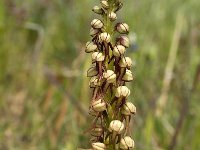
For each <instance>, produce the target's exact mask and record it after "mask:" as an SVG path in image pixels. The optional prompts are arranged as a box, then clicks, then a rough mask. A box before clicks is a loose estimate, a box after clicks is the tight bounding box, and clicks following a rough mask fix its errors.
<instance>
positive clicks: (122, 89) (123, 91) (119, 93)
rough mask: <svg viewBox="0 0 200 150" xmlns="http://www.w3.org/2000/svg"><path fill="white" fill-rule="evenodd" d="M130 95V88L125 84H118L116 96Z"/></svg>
mask: <svg viewBox="0 0 200 150" xmlns="http://www.w3.org/2000/svg"><path fill="white" fill-rule="evenodd" d="M129 95H130V90H129V89H128V88H127V87H126V86H119V87H118V88H117V90H116V93H115V96H116V97H118V98H119V97H125V98H127V97H128V96H129Z"/></svg>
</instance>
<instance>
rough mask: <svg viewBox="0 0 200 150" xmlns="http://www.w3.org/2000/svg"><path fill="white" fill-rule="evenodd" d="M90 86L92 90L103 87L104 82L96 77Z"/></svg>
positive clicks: (91, 80)
mask: <svg viewBox="0 0 200 150" xmlns="http://www.w3.org/2000/svg"><path fill="white" fill-rule="evenodd" d="M89 85H90V87H91V88H94V87H98V86H101V85H102V81H101V80H100V79H99V78H98V76H94V77H92V78H91V79H90V83H89Z"/></svg>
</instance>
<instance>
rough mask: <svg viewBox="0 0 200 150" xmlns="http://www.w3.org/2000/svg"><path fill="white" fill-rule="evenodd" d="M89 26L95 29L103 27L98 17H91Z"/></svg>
mask: <svg viewBox="0 0 200 150" xmlns="http://www.w3.org/2000/svg"><path fill="white" fill-rule="evenodd" d="M91 26H92V27H93V28H95V29H100V28H102V27H103V22H102V21H101V20H99V19H93V20H92V22H91Z"/></svg>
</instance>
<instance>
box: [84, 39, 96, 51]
mask: <svg viewBox="0 0 200 150" xmlns="http://www.w3.org/2000/svg"><path fill="white" fill-rule="evenodd" d="M96 49H97V45H96V44H95V43H94V42H91V41H89V42H87V43H86V45H85V52H86V53H90V52H93V51H95V50H96Z"/></svg>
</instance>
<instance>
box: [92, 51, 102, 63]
mask: <svg viewBox="0 0 200 150" xmlns="http://www.w3.org/2000/svg"><path fill="white" fill-rule="evenodd" d="M104 59H105V56H104V55H103V53H100V52H94V53H92V61H93V62H96V61H97V62H100V61H104Z"/></svg>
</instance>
